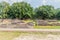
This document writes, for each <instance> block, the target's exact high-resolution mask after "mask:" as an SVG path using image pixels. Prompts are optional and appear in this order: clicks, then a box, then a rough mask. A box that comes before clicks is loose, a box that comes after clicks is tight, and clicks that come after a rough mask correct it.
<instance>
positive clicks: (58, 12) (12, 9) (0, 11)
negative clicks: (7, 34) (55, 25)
mask: <svg viewBox="0 0 60 40" xmlns="http://www.w3.org/2000/svg"><path fill="white" fill-rule="evenodd" d="M0 19H21V20H23V19H43V20H45V19H60V8H57V9H55V8H54V7H53V6H51V5H42V6H39V7H37V8H35V9H34V8H33V7H32V6H31V5H30V4H29V3H26V2H15V3H13V4H12V5H10V4H9V3H7V2H1V3H0Z"/></svg>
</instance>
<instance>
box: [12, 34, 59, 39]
mask: <svg viewBox="0 0 60 40" xmlns="http://www.w3.org/2000/svg"><path fill="white" fill-rule="evenodd" d="M13 40H60V35H52V34H48V35H42V34H40V35H38V34H37V35H34V34H29V35H20V36H19V37H16V38H14V39H13Z"/></svg>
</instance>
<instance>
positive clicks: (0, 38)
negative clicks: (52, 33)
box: [0, 32, 45, 40]
mask: <svg viewBox="0 0 60 40" xmlns="http://www.w3.org/2000/svg"><path fill="white" fill-rule="evenodd" d="M26 34H38V35H40V34H42V33H39V32H38V33H27V32H0V40H13V39H14V38H16V37H19V36H20V35H26ZM44 35H45V34H44Z"/></svg>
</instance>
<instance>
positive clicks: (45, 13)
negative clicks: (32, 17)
mask: <svg viewBox="0 0 60 40" xmlns="http://www.w3.org/2000/svg"><path fill="white" fill-rule="evenodd" d="M54 10H55V9H54V7H53V6H50V5H43V6H40V7H38V8H36V9H35V12H36V16H37V18H41V19H52V18H54V16H55V13H54Z"/></svg>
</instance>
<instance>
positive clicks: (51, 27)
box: [34, 26, 60, 29]
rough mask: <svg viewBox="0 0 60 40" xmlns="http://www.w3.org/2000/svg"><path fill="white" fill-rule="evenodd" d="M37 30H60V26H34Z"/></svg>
mask: <svg viewBox="0 0 60 40" xmlns="http://www.w3.org/2000/svg"><path fill="white" fill-rule="evenodd" d="M34 28H35V29H60V26H34Z"/></svg>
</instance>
